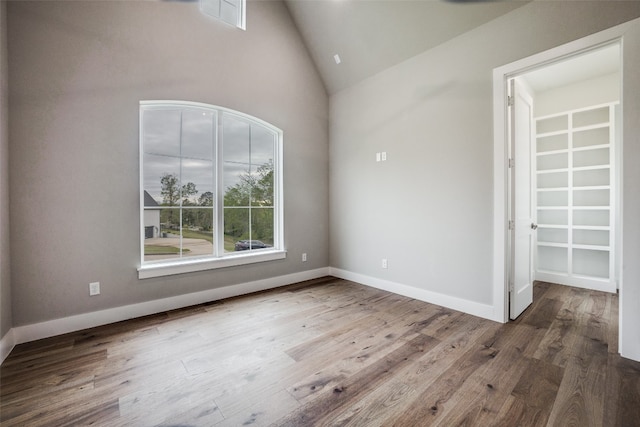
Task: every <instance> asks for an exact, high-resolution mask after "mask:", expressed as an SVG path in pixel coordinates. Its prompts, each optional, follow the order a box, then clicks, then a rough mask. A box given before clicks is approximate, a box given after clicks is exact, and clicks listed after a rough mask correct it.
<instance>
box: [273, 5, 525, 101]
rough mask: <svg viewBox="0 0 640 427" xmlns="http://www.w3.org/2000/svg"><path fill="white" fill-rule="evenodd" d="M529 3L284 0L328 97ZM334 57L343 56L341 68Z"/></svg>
mask: <svg viewBox="0 0 640 427" xmlns="http://www.w3.org/2000/svg"><path fill="white" fill-rule="evenodd" d="M528 1H529V0H513V1H499V0H498V1H487V0H449V1H447V0H285V3H286V4H287V7H288V9H289V11H290V13H291V16H292V17H293V20H294V22H295V24H296V26H297V27H298V30H299V32H300V34H301V35H302V38H303V40H304V42H305V44H306V45H307V48H308V49H309V51H310V53H311V56H312V57H313V60H314V61H315V63H316V66H317V67H318V70H319V72H320V75H321V76H322V79H323V80H324V84H325V87H326V88H327V91H328V92H329V94H334V93H336V92H339V91H340V90H342V89H345V88H347V87H349V86H352V85H353V84H355V83H357V82H359V81H361V80H363V79H365V78H367V77H370V76H372V75H374V74H376V73H379V72H380V71H382V70H384V69H386V68H389V67H391V66H393V65H395V64H398V63H400V62H402V61H404V60H406V59H409V58H411V57H413V56H415V55H417V54H419V53H421V52H424V51H426V50H428V49H430V48H432V47H435V46H437V45H439V44H441V43H444V42H445V41H447V40H449V39H452V38H454V37H456V36H458V35H460V34H462V33H464V32H467V31H469V30H471V29H473V28H475V27H478V26H480V25H482V24H484V23H486V22H489V21H491V20H493V19H495V18H497V17H499V16H501V15H504V14H505V13H508V12H510V11H512V10H514V9H516V8H518V7H521V6H523V5H525V4H526V3H527V2H528ZM335 55H339V57H340V63H339V64H337V63H336V60H335Z"/></svg>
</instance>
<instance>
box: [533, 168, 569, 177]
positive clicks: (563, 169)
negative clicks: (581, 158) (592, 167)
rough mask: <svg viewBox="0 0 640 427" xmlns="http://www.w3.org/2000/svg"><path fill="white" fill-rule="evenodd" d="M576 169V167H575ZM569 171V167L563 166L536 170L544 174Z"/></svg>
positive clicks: (539, 173)
mask: <svg viewBox="0 0 640 427" xmlns="http://www.w3.org/2000/svg"><path fill="white" fill-rule="evenodd" d="M574 170H575V168H574ZM567 171H569V168H561V169H544V170H538V171H536V173H537V174H538V175H543V174H545V173H556V172H567Z"/></svg>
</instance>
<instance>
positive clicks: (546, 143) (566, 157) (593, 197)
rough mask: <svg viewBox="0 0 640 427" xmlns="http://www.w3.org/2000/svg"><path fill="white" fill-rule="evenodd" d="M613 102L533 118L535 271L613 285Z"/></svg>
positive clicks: (546, 277)
mask: <svg viewBox="0 0 640 427" xmlns="http://www.w3.org/2000/svg"><path fill="white" fill-rule="evenodd" d="M617 106H618V103H617V102H610V103H605V104H599V105H593V106H589V107H584V108H579V109H573V110H568V111H563V112H561V113H555V114H551V115H546V116H542V117H537V118H536V119H535V148H534V153H535V156H534V158H535V179H534V182H535V184H534V185H535V191H534V192H533V197H534V198H535V202H534V203H535V206H536V212H535V215H536V222H537V225H538V229H537V234H536V241H535V247H536V250H535V253H536V256H535V263H534V269H535V278H536V279H537V280H543V281H548V282H554V283H561V284H566V285H572V286H579V287H586V288H590V289H598V290H603V291H609V292H615V291H616V269H615V257H614V255H615V252H616V251H615V248H616V242H615V240H616V233H615V224H616V171H615V164H616V161H615V159H616V157H615V156H616V153H615V147H616V144H615V141H616V120H615V118H616V108H617Z"/></svg>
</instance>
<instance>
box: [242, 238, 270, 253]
mask: <svg viewBox="0 0 640 427" xmlns="http://www.w3.org/2000/svg"><path fill="white" fill-rule="evenodd" d="M270 247H271V245H267V244H266V243H263V242H261V241H260V240H240V241H237V242H236V251H246V250H248V249H264V248H270Z"/></svg>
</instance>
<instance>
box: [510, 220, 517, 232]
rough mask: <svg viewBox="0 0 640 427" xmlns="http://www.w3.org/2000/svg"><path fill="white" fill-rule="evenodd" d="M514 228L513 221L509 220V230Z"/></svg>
mask: <svg viewBox="0 0 640 427" xmlns="http://www.w3.org/2000/svg"><path fill="white" fill-rule="evenodd" d="M515 226H516V223H515V221H514V220H512V219H510V220H509V230H513V229H514V228H515Z"/></svg>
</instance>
